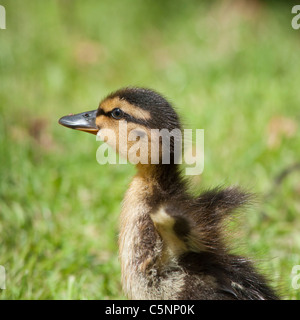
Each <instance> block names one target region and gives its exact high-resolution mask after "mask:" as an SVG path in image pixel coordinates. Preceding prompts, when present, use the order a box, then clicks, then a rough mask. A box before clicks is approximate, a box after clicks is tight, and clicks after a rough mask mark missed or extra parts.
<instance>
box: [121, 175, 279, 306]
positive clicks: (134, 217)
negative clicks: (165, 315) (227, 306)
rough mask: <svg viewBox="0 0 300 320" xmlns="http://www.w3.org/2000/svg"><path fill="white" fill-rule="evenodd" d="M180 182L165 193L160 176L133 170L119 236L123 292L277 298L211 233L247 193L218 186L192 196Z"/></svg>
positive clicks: (179, 296)
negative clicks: (137, 172)
mask: <svg viewBox="0 0 300 320" xmlns="http://www.w3.org/2000/svg"><path fill="white" fill-rule="evenodd" d="M173 174H174V173H173ZM173 178H174V176H173ZM170 183H174V181H172V179H171V181H170ZM177 183H178V181H177ZM181 183H182V188H178V184H177V185H176V190H173V192H171V193H170V190H171V189H172V187H171V186H169V188H167V189H166V190H164V184H165V182H164V184H160V183H159V181H157V180H153V179H152V177H151V176H150V177H148V178H147V176H143V175H141V174H138V175H137V176H135V177H134V179H133V181H132V182H131V184H130V187H129V189H128V191H127V193H126V195H125V198H124V201H123V206H122V212H121V217H120V219H121V220H120V226H121V231H120V236H119V254H120V261H121V267H122V285H123V289H124V291H125V293H126V295H127V296H128V297H130V298H131V299H159V300H160V299H167V300H169V299H182V300H190V299H201V300H202V299H213V300H215V299H221V300H224V299H230V300H232V299H234V300H236V299H239V300H240V299H242V300H244V299H262V300H265V299H277V296H276V294H275V293H274V291H273V290H272V289H271V288H270V287H269V286H268V285H267V281H266V280H265V279H264V277H263V276H261V275H260V274H259V273H258V272H257V271H256V270H255V268H254V267H253V266H252V263H251V262H250V261H248V260H247V259H245V258H243V257H240V256H237V255H232V254H230V253H229V252H228V249H227V248H226V246H225V244H224V243H223V240H224V239H222V237H221V236H220V234H216V230H218V228H222V227H224V225H223V219H224V218H226V215H227V214H228V213H229V212H232V211H233V210H234V209H237V208H238V207H239V206H242V205H244V204H245V203H246V202H247V200H248V199H249V195H248V194H246V193H243V192H242V191H241V190H239V189H235V188H228V189H223V190H222V189H219V188H217V189H214V190H209V191H207V192H204V193H203V194H202V195H200V196H199V197H198V198H193V197H191V196H190V195H189V194H187V193H186V188H185V185H184V182H181ZM132 195H135V196H134V197H133V196H132Z"/></svg>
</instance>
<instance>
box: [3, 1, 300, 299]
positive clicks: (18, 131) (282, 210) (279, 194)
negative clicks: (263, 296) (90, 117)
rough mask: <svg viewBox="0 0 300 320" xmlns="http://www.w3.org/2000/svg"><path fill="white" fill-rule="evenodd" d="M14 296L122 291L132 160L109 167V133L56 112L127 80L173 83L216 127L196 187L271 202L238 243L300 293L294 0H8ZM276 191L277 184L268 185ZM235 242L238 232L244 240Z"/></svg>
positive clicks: (92, 104) (6, 183)
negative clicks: (71, 125) (120, 254)
mask: <svg viewBox="0 0 300 320" xmlns="http://www.w3.org/2000/svg"><path fill="white" fill-rule="evenodd" d="M0 4H1V5H3V6H5V8H6V21H7V22H6V24H7V29H6V30H0V179H1V180H0V265H3V266H4V267H5V268H6V272H7V281H6V288H7V289H6V290H0V298H1V299H123V298H124V297H123V295H122V292H121V286H120V267H119V263H118V258H117V235H118V215H119V211H120V202H121V200H122V197H123V194H124V192H125V190H126V188H127V185H128V183H129V181H130V177H131V176H132V175H133V174H134V167H133V166H132V165H127V166H124V165H107V166H100V165H99V164H98V163H97V162H96V150H97V147H98V142H96V141H95V139H94V137H93V136H91V135H88V134H85V133H81V132H76V131H72V130H67V129H65V128H63V127H61V126H59V125H58V124H57V120H58V118H60V117H61V116H63V115H65V114H68V113H77V112H82V111H85V110H92V109H95V108H96V107H97V105H98V102H99V100H100V99H101V98H103V97H104V96H105V95H107V94H108V93H109V92H111V91H113V90H116V89H118V88H119V87H123V86H128V85H138V86H145V87H150V88H153V89H156V90H157V91H159V92H161V93H163V94H164V95H165V96H166V97H168V98H169V100H171V101H172V102H173V103H174V104H175V106H176V107H177V110H178V112H179V113H180V115H181V116H182V117H183V118H184V119H185V124H186V127H188V128H194V129H196V128H204V129H205V170H204V173H203V174H202V175H201V176H200V177H195V178H194V186H195V188H196V189H198V190H200V189H201V188H205V187H210V186H215V185H219V184H240V185H242V186H244V187H246V188H250V189H251V190H252V191H254V192H257V193H258V194H259V195H261V196H260V201H259V202H258V203H257V204H256V206H255V207H254V208H253V209H250V210H249V211H248V212H247V214H245V215H242V217H241V219H240V220H239V223H238V230H239V231H238V234H239V238H240V239H241V240H240V239H238V241H237V240H235V246H236V247H237V250H238V251H239V252H242V253H246V254H248V255H249V256H250V257H254V258H255V259H257V260H259V261H260V264H261V267H262V268H263V269H264V270H266V272H267V274H268V275H269V277H270V278H271V279H272V282H273V283H274V285H275V286H279V287H280V288H281V290H282V293H283V297H284V298H286V299H299V298H300V289H298V290H296V289H293V288H292V285H291V281H292V277H291V271H292V267H293V266H294V265H300V232H299V230H300V182H299V181H300V179H299V178H300V172H299V171H293V172H292V173H291V174H290V175H288V176H287V177H286V178H285V179H283V181H282V183H281V184H280V185H278V186H277V187H276V186H275V185H274V179H275V177H276V176H277V175H278V174H280V173H281V172H282V171H283V170H285V169H286V168H289V167H290V166H291V165H293V164H294V163H297V162H299V161H300V152H299V151H300V136H299V129H300V128H299V120H300V108H299V106H300V90H299V81H300V74H299V70H300V59H299V50H300V42H299V36H300V30H298V31H297V30H293V29H292V27H291V19H292V17H293V16H292V14H291V8H292V5H293V3H292V2H288V1H269V2H267V1H261V0H255V1H254V0H252V1H242V0H231V1H202V2H200V1H196V0H193V1H192V0H191V1H183V0H177V1H171V0H167V1H163V2H162V1H160V2H159V1H150V0H146V1H135V0H125V1H121V0H111V1H97V0H87V1H83V0H82V1H79V0H73V1H71V0H61V1H55V0H47V1H38V0H26V1H23V0H14V1H7V0H6V1H5V0H1V3H0ZM270 192H271V195H270V196H269V197H266V195H267V194H269V193H270ZM237 243H238V244H237Z"/></svg>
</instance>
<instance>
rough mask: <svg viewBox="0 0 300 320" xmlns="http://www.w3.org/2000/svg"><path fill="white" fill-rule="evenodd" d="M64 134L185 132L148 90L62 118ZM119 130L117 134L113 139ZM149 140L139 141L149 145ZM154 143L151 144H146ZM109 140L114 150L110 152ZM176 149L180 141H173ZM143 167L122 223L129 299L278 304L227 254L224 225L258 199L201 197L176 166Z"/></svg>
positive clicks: (212, 193) (232, 194)
mask: <svg viewBox="0 0 300 320" xmlns="http://www.w3.org/2000/svg"><path fill="white" fill-rule="evenodd" d="M59 123H60V124H61V125H63V126H66V127H69V128H73V129H77V130H81V131H85V132H89V133H92V134H98V135H99V134H100V133H101V132H107V134H108V135H109V132H114V133H115V136H116V137H118V134H119V130H120V129H119V128H120V124H126V125H127V132H126V133H125V135H126V134H127V137H126V139H127V141H126V142H127V143H128V145H127V147H126V148H127V149H126V150H124V148H122V144H121V146H119V144H118V143H111V146H112V147H113V148H114V149H115V150H116V151H117V152H119V153H120V154H121V156H125V157H126V156H127V157H128V155H127V154H126V151H128V148H129V147H130V146H132V141H130V140H132V139H128V135H129V132H130V131H132V130H133V131H135V130H136V131H140V130H141V129H143V132H145V134H146V135H147V137H146V138H149V139H151V137H150V131H151V129H159V130H161V129H164V128H165V129H168V130H169V131H171V130H173V129H180V130H182V127H181V124H180V120H179V117H178V115H177V113H176V112H175V110H174V109H173V107H172V106H171V104H170V103H169V102H168V101H167V100H166V99H165V98H164V97H163V96H162V95H160V94H158V93H157V92H155V91H153V90H150V89H145V88H135V87H131V88H123V89H120V90H118V91H116V92H114V93H112V94H110V95H108V96H107V97H106V98H105V99H104V100H102V101H101V102H100V105H99V107H98V109H97V110H93V111H88V112H83V113H80V114H76V115H73V114H71V115H69V116H65V117H62V118H61V119H60V120H59ZM109 130H112V131H109ZM144 140H145V139H142V138H141V139H140V143H143V141H144ZM146 140H147V139H146ZM108 141H109V139H107V143H108V144H109V142H108ZM173 142H174V141H173ZM173 146H174V143H173V144H172V143H171V144H170V148H169V150H168V152H169V153H170V155H171V156H170V163H168V164H165V163H163V162H162V161H161V159H162V152H161V151H160V152H159V161H158V163H156V164H151V163H141V162H139V163H136V168H137V173H136V175H135V176H134V178H133V180H132V181H131V183H130V186H129V188H128V190H127V192H126V194H125V197H124V200H123V203H122V210H121V215H120V232H119V259H120V263H121V281H122V287H123V290H124V293H125V294H126V296H127V297H128V298H129V299H184V300H187V299H188V300H189V299H214V300H215V299H218V300H245V299H259V300H266V299H279V296H278V295H277V294H276V293H275V291H274V290H273V289H272V287H271V286H270V285H269V284H268V282H267V280H266V279H265V277H264V276H263V275H261V274H260V273H259V272H257V270H256V269H255V267H254V266H253V263H252V262H251V261H250V260H248V259H246V258H244V257H241V256H238V255H235V254H232V253H231V252H230V249H229V248H228V244H227V241H226V240H225V239H226V232H224V227H225V223H224V222H225V221H226V218H227V217H228V216H230V215H231V214H232V213H233V212H234V211H235V210H236V209H238V208H240V207H242V206H243V205H245V204H247V203H248V202H249V201H250V199H251V195H249V194H248V193H246V192H244V191H243V190H241V189H240V188H238V187H228V188H220V187H217V188H214V189H210V190H208V191H205V192H203V193H202V194H200V195H199V196H197V197H194V196H192V195H191V194H190V192H189V190H188V184H187V181H186V178H184V177H183V175H182V174H181V170H180V168H179V165H178V164H177V162H176V161H175V160H176V159H175V156H174V147H173Z"/></svg>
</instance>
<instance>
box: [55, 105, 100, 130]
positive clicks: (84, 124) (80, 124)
mask: <svg viewBox="0 0 300 320" xmlns="http://www.w3.org/2000/svg"><path fill="white" fill-rule="evenodd" d="M96 114H97V110H92V111H87V112H82V113H78V114H70V115H68V116H64V117H62V118H60V119H59V120H58V123H59V124H61V125H62V126H65V127H67V128H71V129H76V130H80V131H84V132H88V133H92V134H97V132H98V131H99V128H98V127H97V126H96V122H95V121H96Z"/></svg>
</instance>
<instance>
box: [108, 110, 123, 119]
mask: <svg viewBox="0 0 300 320" xmlns="http://www.w3.org/2000/svg"><path fill="white" fill-rule="evenodd" d="M111 115H112V117H113V118H115V119H116V120H120V119H121V118H123V115H124V113H123V111H122V110H121V109H120V108H115V109H113V110H112V111H111Z"/></svg>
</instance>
